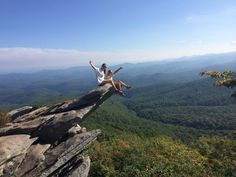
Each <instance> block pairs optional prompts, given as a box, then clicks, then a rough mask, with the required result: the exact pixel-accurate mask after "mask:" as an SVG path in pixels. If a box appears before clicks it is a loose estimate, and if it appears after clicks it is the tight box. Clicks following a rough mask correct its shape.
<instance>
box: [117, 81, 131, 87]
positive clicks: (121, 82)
mask: <svg viewBox="0 0 236 177" xmlns="http://www.w3.org/2000/svg"><path fill="white" fill-rule="evenodd" d="M118 82H120V84H121V86H122V87H123V86H124V87H126V88H131V86H129V85H127V84H125V83H124V82H123V81H121V80H119V81H118Z"/></svg>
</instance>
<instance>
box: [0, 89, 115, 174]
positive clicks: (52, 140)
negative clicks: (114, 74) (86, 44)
mask: <svg viewBox="0 0 236 177" xmlns="http://www.w3.org/2000/svg"><path fill="white" fill-rule="evenodd" d="M113 92H114V90H113V89H112V87H111V86H110V85H104V86H102V87H99V88H97V89H95V90H92V91H90V92H89V93H88V94H86V95H84V96H83V97H81V98H79V99H75V100H69V101H66V102H63V103H59V104H56V105H54V106H51V107H46V106H45V107H40V108H34V107H31V106H26V107H23V108H20V109H16V110H13V111H11V112H9V115H10V116H11V118H12V123H9V124H7V125H6V126H4V127H2V128H0V176H4V177H10V176H11V177H13V176H15V177H47V176H48V177H49V176H50V177H59V176H60V177H86V176H88V172H89V168H90V159H89V157H87V156H85V157H84V156H83V155H82V151H83V150H84V149H85V148H86V147H88V146H89V145H90V144H91V143H92V142H93V141H94V140H96V138H97V136H98V135H99V134H100V133H101V131H100V130H92V131H89V132H86V129H85V128H81V127H80V126H79V123H81V122H82V121H83V120H84V119H85V118H86V117H87V116H88V115H89V114H90V113H91V112H93V111H94V110H95V109H97V107H98V106H100V105H101V104H102V103H103V102H104V101H105V100H106V99H107V98H109V97H110V96H111V95H112V94H113Z"/></svg>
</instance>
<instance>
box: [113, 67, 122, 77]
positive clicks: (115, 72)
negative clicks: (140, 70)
mask: <svg viewBox="0 0 236 177" xmlns="http://www.w3.org/2000/svg"><path fill="white" fill-rule="evenodd" d="M122 69H123V68H122V67H119V68H118V69H117V70H115V71H114V73H113V75H116V74H117V73H118V72H119V71H120V70H122Z"/></svg>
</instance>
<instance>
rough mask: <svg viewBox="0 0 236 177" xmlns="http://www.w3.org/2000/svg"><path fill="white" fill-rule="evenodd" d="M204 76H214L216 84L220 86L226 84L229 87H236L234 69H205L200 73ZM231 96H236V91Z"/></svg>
mask: <svg viewBox="0 0 236 177" xmlns="http://www.w3.org/2000/svg"><path fill="white" fill-rule="evenodd" d="M200 74H201V75H202V76H203V75H206V76H209V77H211V78H214V79H215V80H216V81H215V83H216V85H218V86H224V87H227V88H234V87H236V76H235V73H234V72H233V71H230V70H228V71H224V72H218V71H204V72H201V73H200ZM231 96H233V97H235V98H236V92H234V93H233V94H232V95H231Z"/></svg>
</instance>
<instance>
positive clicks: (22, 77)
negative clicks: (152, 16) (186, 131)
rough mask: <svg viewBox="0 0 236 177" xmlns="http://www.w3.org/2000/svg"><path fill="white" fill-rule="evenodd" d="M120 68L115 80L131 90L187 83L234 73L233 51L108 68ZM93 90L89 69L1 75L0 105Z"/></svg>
mask: <svg viewBox="0 0 236 177" xmlns="http://www.w3.org/2000/svg"><path fill="white" fill-rule="evenodd" d="M119 66H122V67H123V68H124V70H123V71H121V72H120V73H119V74H118V76H117V78H116V79H122V80H124V81H126V82H128V83H129V84H131V85H132V86H133V87H134V88H137V87H143V86H148V85H155V84H159V83H186V82H190V81H193V80H199V79H201V77H200V76H199V72H200V71H203V70H220V71H221V70H228V69H231V70H236V52H231V53H224V54H212V55H203V56H192V57H182V58H178V59H175V60H166V61H155V62H146V63H137V64H130V63H124V64H121V65H116V66H111V69H116V68H117V67H119ZM94 87H96V80H95V74H94V71H93V70H92V69H91V68H90V66H79V67H73V68H69V69H61V70H43V71H40V72H35V73H27V74H23V73H11V74H5V75H0V106H1V108H2V109H6V108H9V107H17V106H19V105H22V104H34V103H42V102H44V101H47V102H51V101H52V102H53V100H54V99H63V98H65V97H70V96H78V95H80V94H82V93H84V92H86V91H88V90H90V89H92V88H94ZM57 101H58V100H57Z"/></svg>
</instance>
